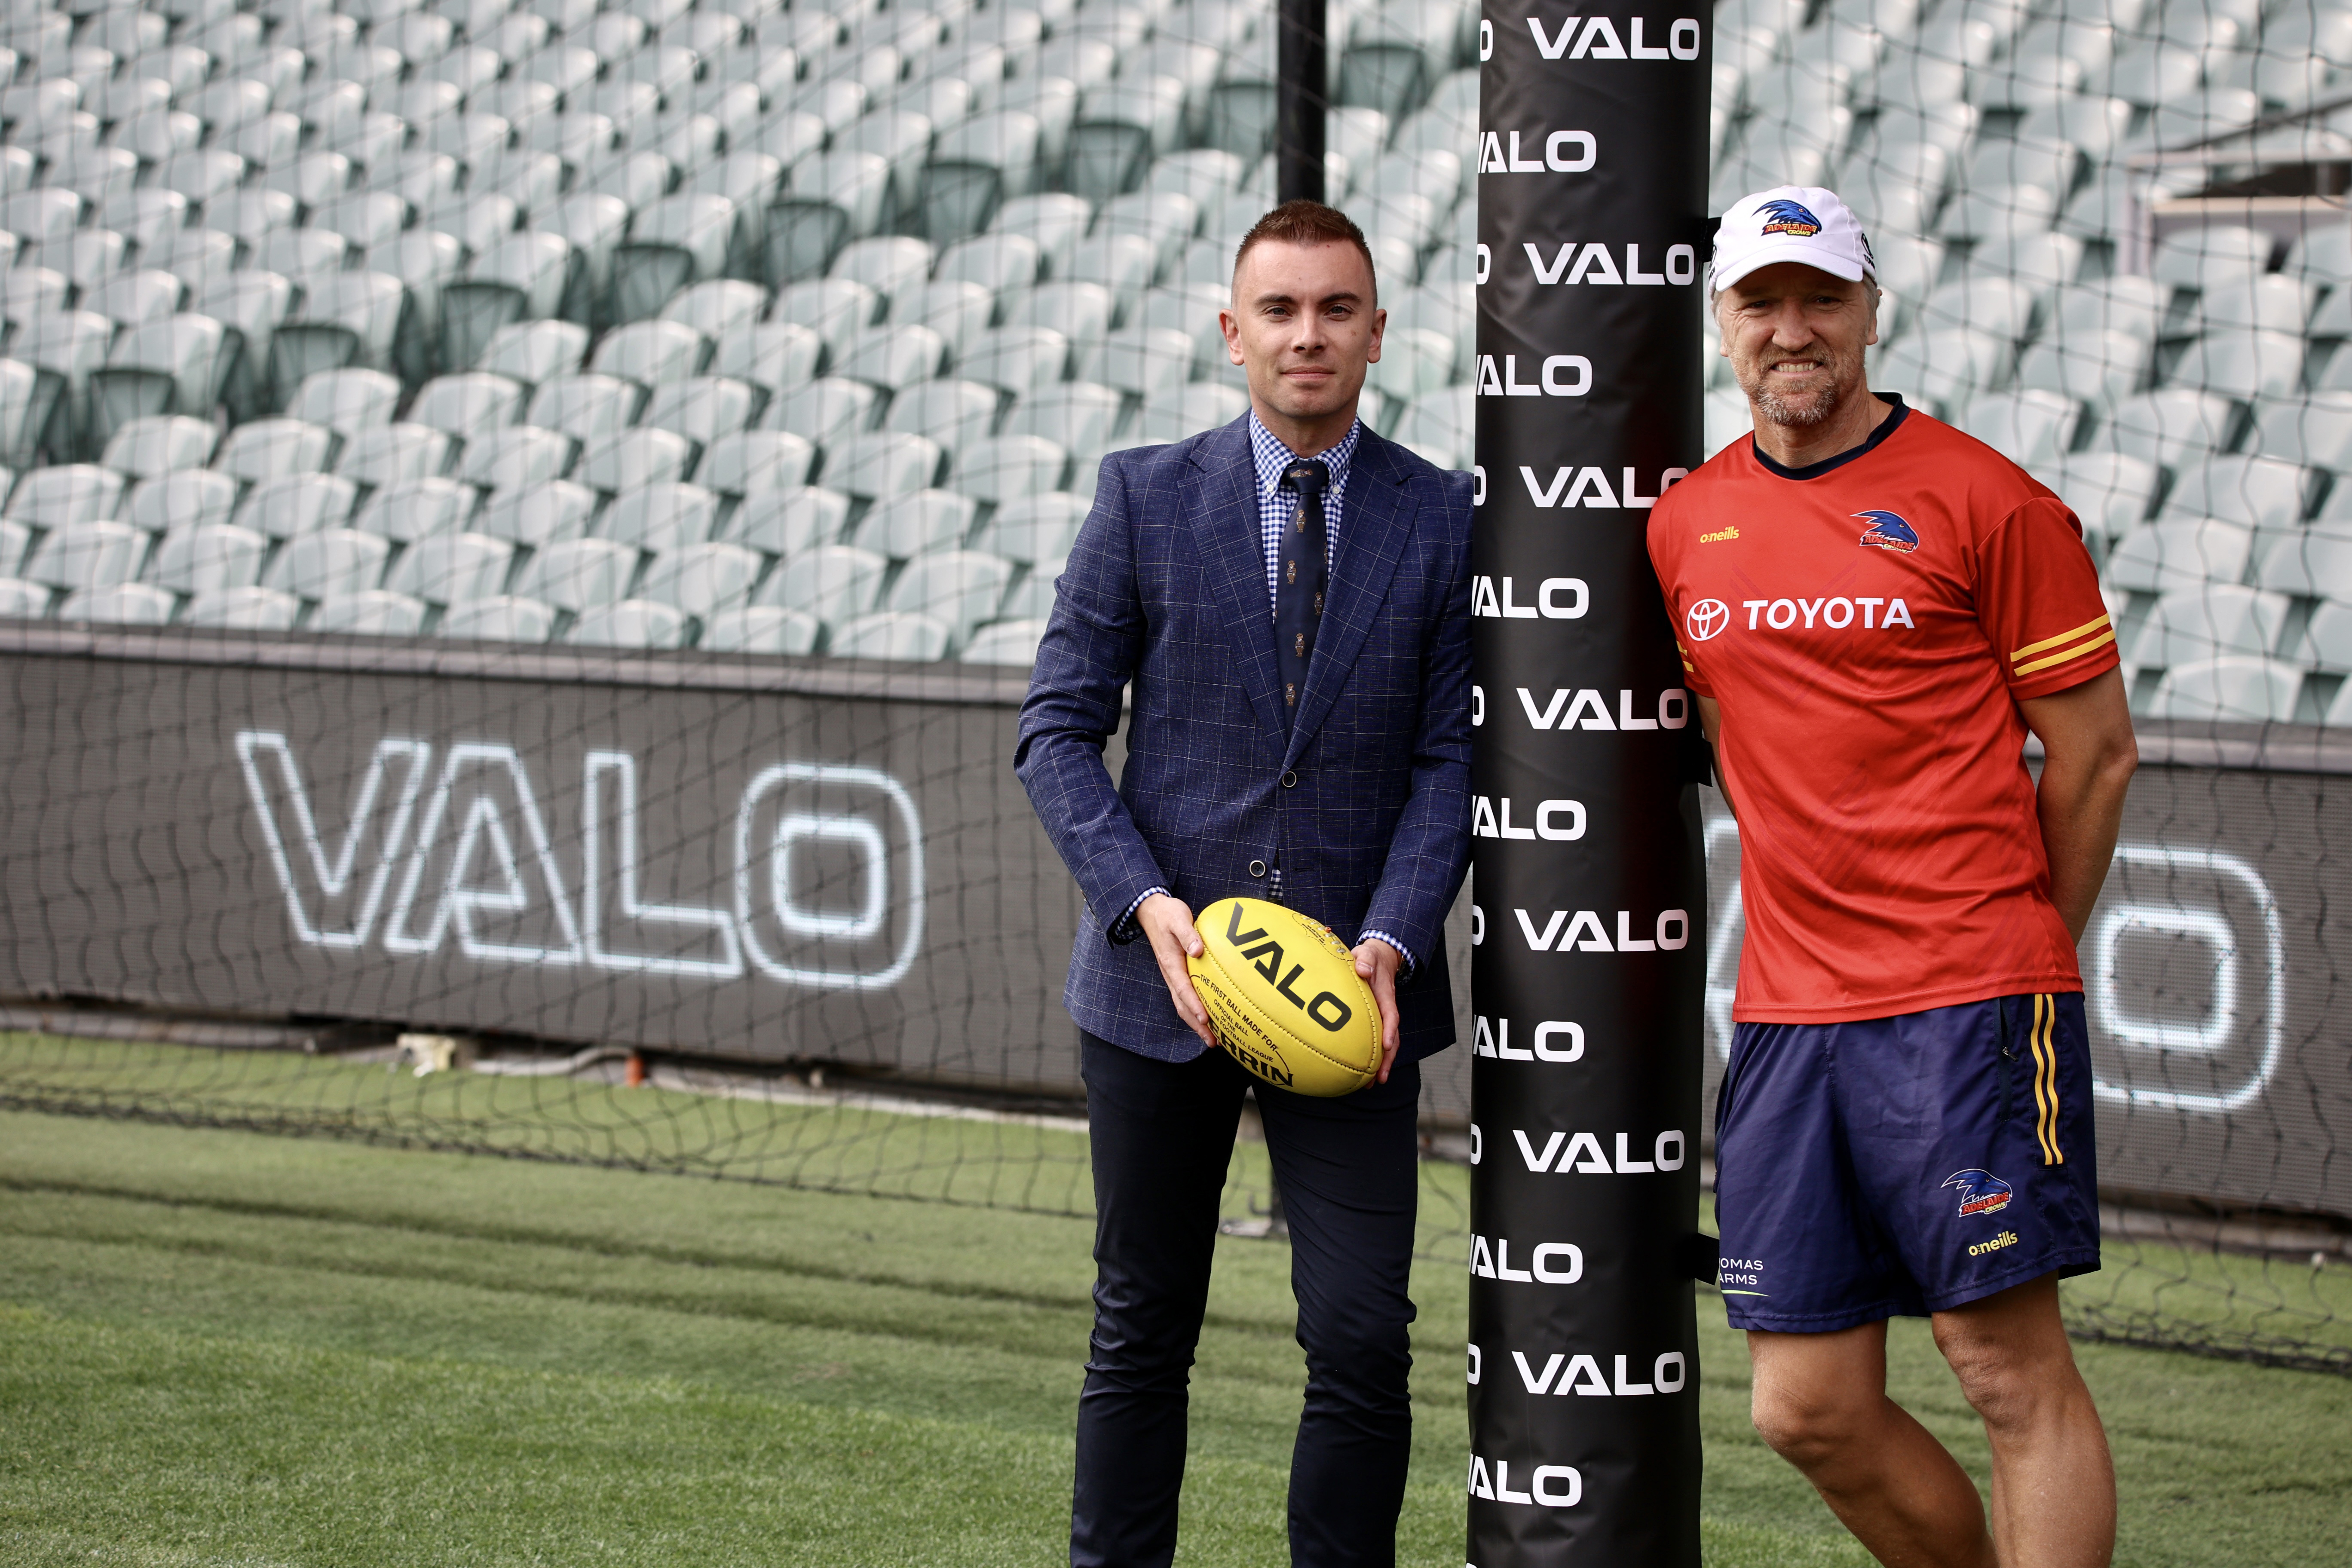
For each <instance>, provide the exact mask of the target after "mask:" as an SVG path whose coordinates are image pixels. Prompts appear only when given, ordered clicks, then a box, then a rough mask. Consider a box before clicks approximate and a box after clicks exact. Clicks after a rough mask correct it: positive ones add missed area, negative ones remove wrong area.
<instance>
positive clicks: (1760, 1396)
mask: <svg viewBox="0 0 2352 1568" xmlns="http://www.w3.org/2000/svg"><path fill="white" fill-rule="evenodd" d="M1874 271H1875V264H1874V260H1873V258H1872V257H1871V254H1870V247H1869V243H1868V241H1867V240H1866V239H1865V238H1864V236H1863V232H1862V228H1861V226H1860V225H1859V224H1858V223H1857V222H1856V221H1855V219H1854V216H1853V214H1852V213H1851V212H1849V211H1847V210H1846V207H1845V205H1844V204H1843V203H1842V202H1840V201H1839V200H1838V198H1837V197H1836V196H1835V195H1832V194H1831V193H1830V192H1828V191H1825V190H1816V189H1811V188H1806V187H1798V186H1783V187H1780V188H1779V189H1775V190H1769V191H1765V192H1762V193H1760V194H1759V195H1753V196H1749V197H1748V198H1747V199H1746V200H1744V201H1742V202H1740V203H1739V204H1738V205H1736V206H1734V207H1733V208H1732V209H1731V211H1730V212H1729V213H1728V214H1727V215H1726V216H1725V217H1724V219H1723V223H1722V226H1721V228H1720V229H1719V230H1718V232H1717V237H1716V242H1715V258H1714V265H1713V268H1712V271H1711V273H1710V276H1709V279H1708V283H1709V289H1710V295H1709V297H1710V300H1711V301H1712V302H1713V304H1714V306H1715V310H1716V320H1717V325H1718V326H1719V328H1720V330H1721V333H1722V352H1723V353H1724V354H1725V355H1726V356H1727V358H1729V359H1730V361H1731V363H1732V366H1733V368H1734V369H1735V371H1736V372H1737V373H1738V378H1739V384H1740V385H1741V387H1742V388H1743V389H1744V390H1745V391H1746V393H1747V395H1748V405H1749V407H1750V409H1751V410H1752V412H1753V415H1754V418H1755V426H1756V430H1755V437H1754V439H1753V440H1750V441H1738V442H1734V443H1733V444H1731V445H1730V446H1728V447H1725V448H1724V449H1723V450H1722V451H1721V452H1719V453H1717V455H1716V456H1715V458H1713V459H1712V460H1710V461H1709V462H1708V463H1706V466H1704V467H1703V468H1700V469H1699V470H1698V471H1697V472H1696V473H1694V474H1693V475H1691V476H1690V477H1689V478H1688V479H1685V480H1683V481H1682V482H1681V483H1680V484H1678V485H1676V486H1675V488H1674V489H1671V490H1670V491H1668V492H1667V493H1666V495H1665V496H1664V498H1663V499H1661V500H1659V502H1658V503H1657V505H1656V506H1655V508H1654V509H1653V510H1652V511H1651V514H1650V534H1649V542H1650V557H1651V560H1652V562H1653V563H1654V565H1655V566H1656V568H1657V574H1658V581H1659V583H1660V584H1661V585H1662V586H1663V587H1664V591H1665V597H1666V605H1667V608H1668V610H1669V612H1670V613H1671V614H1672V616H1673V617H1674V621H1675V630H1676V635H1677V637H1678V640H1679V641H1680V643H1681V647H1682V650H1683V663H1684V668H1685V672H1686V679H1687V682H1688V684H1689V687H1690V689H1691V691H1692V692H1693V693H1694V694H1695V695H1696V697H1697V699H1698V706H1699V715H1700V719H1701V721H1702V722H1703V723H1704V725H1705V726H1706V735H1707V739H1708V740H1709V741H1710V742H1712V743H1713V745H1714V747H1715V757H1716V772H1717V778H1718V779H1719V780H1720V782H1721V783H1722V785H1723V790H1724V798H1725V800H1726V801H1727V803H1729V804H1730V805H1731V806H1732V808H1733V811H1734V813H1735V814H1736V815H1737V816H1738V821H1739V832H1740V853H1741V868H1742V889H1741V896H1742V900H1743V903H1744V906H1745V910H1746V916H1747V940H1746V944H1745V946H1744V947H1743V949H1742V951H1741V954H1740V964H1739V985H1738V994H1737V995H1736V997H1735V1000H1734V1002H1733V1005H1732V1016H1733V1019H1734V1020H1735V1023H1736V1028H1735V1030H1734V1035H1733V1042H1732V1047H1731V1059H1730V1061H1729V1063H1728V1065H1727V1068H1726V1069H1725V1076H1724V1082H1723V1089H1722V1092H1721V1095H1720V1098H1719V1100H1718V1109H1717V1216H1718V1218H1719V1221H1720V1225H1721V1229H1722V1232H1723V1260H1722V1278H1723V1286H1724V1300H1725V1306H1726V1309H1727V1312H1728V1314H1729V1317H1730V1320H1731V1321H1732V1323H1733V1324H1734V1326H1736V1327H1739V1328H1744V1329H1746V1330H1747V1331H1748V1347H1749V1352H1750V1354H1751V1355H1752V1357H1753V1358H1754V1362H1755V1374H1756V1376H1755V1404H1754V1415H1755V1421H1756V1426H1757V1428H1758V1430H1759V1431H1760V1432H1762V1433H1763V1435H1764V1436H1765V1438H1766V1440H1767V1441H1769V1443H1770V1444H1771V1445H1772V1446H1773V1447H1774V1448H1775V1449H1777V1450H1778V1451H1779V1452H1780V1454H1781V1455H1782V1456H1784V1457H1785V1458H1788V1459H1789V1460H1790V1461H1791V1462H1792V1463H1794V1464H1795V1465H1796V1466H1797V1467H1798V1468H1799V1469H1801V1470H1802V1471H1803V1472H1804V1474H1805V1476H1806V1478H1807V1479H1809V1480H1811V1482H1812V1483H1813V1485H1814V1487H1815V1488H1817V1489H1819V1490H1820V1492H1821V1494H1822V1500H1824V1501H1826V1502H1827V1503H1828V1504H1829V1505H1830V1507H1831V1508H1832V1510H1835V1511H1836V1513H1837V1515H1838V1517H1839V1518H1840V1519H1841V1520H1843V1521H1844V1523H1845V1525H1846V1527H1847V1528H1848V1529H1849V1530H1851V1531H1853V1533H1854V1534H1855V1535H1856V1536H1857V1537H1858V1538H1859V1539H1860V1540H1861V1541H1862V1542H1863V1544H1864V1546H1866V1547H1868V1548H1869V1549H1870V1551H1871V1552H1872V1553H1873V1554H1874V1555H1875V1556H1876V1557H1877V1558H1878V1560H1879V1561H1880V1562H1882V1563H1903V1564H1906V1565H1907V1564H1920V1565H1923V1568H1924V1565H1933V1568H1993V1565H1996V1564H1998V1565H2000V1568H2023V1565H2027V1564H2031V1565H2032V1568H2095V1565H2099V1564H2104V1563H2107V1562H2108V1560H2109V1558H2110V1556H2111V1554H2112V1552H2113V1550H2114V1545H2115V1518H2116V1514H2115V1510H2116V1501H2115V1497H2116V1493H2115V1472H2114V1468H2113V1465H2112V1463H2111V1462H2110V1460H2109V1458H2108V1457H2107V1447H2106V1438H2105V1433H2104V1432H2103V1430H2102V1428H2101V1426H2100V1424H2099V1416H2098V1412H2097V1411H2096V1410H2095V1408H2093V1406H2092V1403H2091V1396H2090V1393H2089V1391H2088V1390H2087V1389H2086V1388H2085V1387H2084V1384H2083V1380H2082V1377H2081V1375H2080V1374H2079V1373H2077V1372H2076V1371H2075V1368H2074V1355H2073V1352H2072V1351H2071V1349H2070V1348H2069V1346H2068V1344H2067V1341H2066V1335H2065V1331H2064V1329H2063V1327H2062V1326H2061V1324H2060V1322H2059V1316H2058V1280H2059V1279H2061V1278H2062V1277H2063V1276H2066V1275H2070V1274H2080V1273H2084V1272H2087V1271H2089V1270H2091V1269H2094V1268H2097V1267H2098V1261H2099V1215H2098V1194H2097V1184H2096V1182H2095V1176H2094V1169H2093V1166H2094V1150H2093V1142H2092V1123H2091V1064H2090V1059H2089V1054H2088V1046H2087V1043H2086V1041H2085V1038H2084V1024H2083V997H2082V990H2083V984H2082V978H2081V974H2080V972H2079V970H2078V969H2077V967H2076V964H2075V959H2074V943H2075V942H2076V941H2077V940H2079V939H2080V937H2081V935H2082V932H2083V928H2084V923H2085V922H2086V921H2088V920H2089V918H2090V914H2091V906H2092V903H2093V902H2094V900H2095V899H2096V898H2097V896H2098V891H2099V885H2100V883H2101V882H2102V881H2104V880H2105V877H2106V871H2107V862H2108V859H2109V858H2110V856H2112V854H2113V853H2114V850H2115V843H2116V829H2117V826H2118V825H2119V823H2120V820H2121V817H2122V812H2123V801H2124V792H2125V789H2126V786H2127V784H2129V781H2130V778H2131V773H2132V770H2133V768H2134V766H2135V765H2136V763H2137V752H2136V750H2135V748H2134V745H2133V742H2132V731H2131V719H2130V715H2129V712H2128V710H2126V706H2125V697H2124V686H2123V680H2122V678H2121V676H2120V675H2119V674H2118V672H2117V668H2116V664H2117V659H2116V639H2115V631H2114V628H2113V626H2111V625H2110V624H2109V622H2108V619H2107V610H2106V605H2105V603H2103V602H2102V600H2101V598H2100V595H2099V584H2098V574H2097V573H2096V571H2095V568H2094V567H2093V564H2092V562H2091V558H2090V556H2089V554H2088V553H2087V552H2085V551H2084V547H2083V541H2082V528H2081V525H2080V524H2079V523H2077V522H2076V521H2075V519H2074V514H2073V513H2072V512H2071V511H2069V510H2067V509H2066V506H2065V503H2064V502H2063V501H2061V500H2059V499H2058V498H2057V497H2056V496H2054V495H2053V494H2051V492H2050V491H2049V490H2047V489H2044V488H2043V487H2042V486H2041V485H2040V484H2038V483H2036V482H2035V481H2034V480H2033V479H2032V478H2030V477H2029V476H2028V475H2027V474H2026V473H2025V472H2024V471H2023V470H2022V469H2021V468H2018V467H2017V466H2016V465H2015V464H2013V463H2011V462H2010V461H2009V460H2008V459H2007V458H2002V457H2001V456H2000V454H1999V453H1997V452H1994V451H1993V450H1992V449H1991V448H1990V447H1986V446H1984V445H1982V444H1981V443H1979V442H1978V441H1975V440H1973V439H1971V438H1970V437H1967V436H1965V435H1962V434H1961V433H1960V432H1959V431H1958V430H1955V429H1952V428H1951V427H1950V426H1946V425H1943V424H1940V423H1938V422H1937V421H1936V420H1935V419H1933V418H1930V417H1929V416H1927V415H1926V414H1924V413H1922V412H1920V411H1919V410H1917V409H1916V408H1909V407H1906V405H1904V403H1903V400H1902V399H1901V398H1899V397H1895V396H1889V395H1885V394H1873V393H1872V392H1870V391H1869V389H1868V388H1867V387H1866V386H1865V385H1864V380H1863V351H1864V348H1865V347H1866V346H1867V345H1869V344H1870V343H1873V342H1876V341H1877V306H1878V297H1879V291H1878V287H1877V284H1876V281H1875V279H1874ZM2028 731H2031V732H2032V733H2033V734H2034V735H2036V736H2038V737H2039V738H2040V739H2041V742H2042V749H2043V752H2044V756H2045V759H2046V760H2045V762H2044V763H2043V766H2042V776H2041V780H2040V783H2039V786H2038V787H2037V785H2036V783H2035V780H2034V778H2033V777H2032V774H2031V773H2028V771H2027V769H2026V766H2025V763H2024V761H2023V759H2022V756H2021V751H2022V748H2023V746H2024V743H2025V739H2026V735H2027V732H2028ZM1897 1315H1905V1316H1927V1317H1930V1318H1932V1320H1933V1322H1934V1326H1935V1336H1936V1343H1937V1347H1938V1348H1939V1349H1940V1350H1942V1352H1944V1356H1945V1359H1946V1360H1947V1361H1948V1362H1949V1363H1951V1366H1952V1370H1953V1371H1954V1372H1955V1373H1958V1377H1959V1381H1960V1385H1961V1388H1962V1390H1963V1391H1964V1392H1965V1393H1966V1394H1967V1396H1968V1399H1969V1404H1971V1405H1973V1406H1975V1408H1976V1410H1977V1412H1978V1414H1979V1415H1980V1416H1982V1417H1983V1420H1984V1424H1985V1431H1986V1435H1987V1436H1988V1437H1990V1440H1991V1446H1992V1458H1993V1484H1992V1509H1991V1518H1990V1525H1988V1521H1987V1518H1986V1513H1985V1509H1984V1506H1983V1504H1982V1502H1981V1501H1980V1500H1979V1497H1978V1495H1977V1489H1976V1487H1975V1485H1974V1483H1973V1482H1971V1481H1970V1480H1969V1477H1968V1475H1967V1474H1966V1472H1964V1471H1963V1470H1962V1469H1961V1468H1960V1467H1959V1466H1958V1464H1957V1463H1956V1462H1955V1461H1954V1460H1953V1458H1952V1457H1951V1455H1950V1454H1948V1452H1946V1451H1945V1449H1944V1448H1943V1447H1942V1445H1940V1444H1938V1443H1937V1441H1936V1439H1935V1438H1934V1437H1932V1436H1928V1434H1927V1430H1926V1429H1925V1428H1924V1427H1922V1426H1920V1425H1919V1424H1918V1423H1917V1422H1916V1421H1915V1420H1913V1419H1912V1417H1911V1416H1910V1415H1908V1414H1907V1413H1906V1412H1905V1411H1904V1410H1903V1409H1902V1408H1901V1407H1900V1406H1898V1405H1895V1404H1894V1403H1893V1402H1892V1401H1891V1400H1889V1399H1888V1398H1887V1397H1886V1363H1885V1344H1886V1320H1887V1319H1888V1318H1890V1317H1893V1316H1897Z"/></svg>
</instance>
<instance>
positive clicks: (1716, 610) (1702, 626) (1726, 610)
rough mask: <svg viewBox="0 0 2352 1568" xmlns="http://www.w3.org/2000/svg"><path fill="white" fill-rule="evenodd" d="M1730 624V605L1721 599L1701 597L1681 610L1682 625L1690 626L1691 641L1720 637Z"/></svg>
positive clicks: (1703, 640)
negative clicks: (1694, 603) (1687, 607)
mask: <svg viewBox="0 0 2352 1568" xmlns="http://www.w3.org/2000/svg"><path fill="white" fill-rule="evenodd" d="M1730 624H1731V606H1730V605H1727V604H1725V603H1724V602H1723V601H1722V600H1721V599H1701V600H1700V601H1699V602H1698V603H1697V604H1696V605H1692V606H1691V607H1690V608H1689V609H1687V610H1685V611H1684V612H1683V625H1684V626H1687V627H1689V628H1690V635H1691V640H1692V641H1693V642H1706V640H1707V639H1708V638H1710V637H1721V636H1722V635H1723V628H1724V627H1726V626H1729V625H1730Z"/></svg>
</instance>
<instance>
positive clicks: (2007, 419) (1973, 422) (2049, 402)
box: [1958, 390, 2083, 468]
mask: <svg viewBox="0 0 2352 1568" xmlns="http://www.w3.org/2000/svg"><path fill="white" fill-rule="evenodd" d="M2082 413H2083V411H2082V408H2081V406H2080V405H2078V404H2077V403H2076V402H2075V401H2074V399H2073V398H2072V397H2067V396H2062V395H2059V394H2058V393H2055V392H2047V391H2032V390H2027V391H2022V392H1995V393H1989V394H1985V395H1981V396H1978V397H1973V398H1970V399H1969V403H1968V406H1967V407H1966V408H1965V409H1964V410H1963V411H1962V413H1961V415H1960V417H1959V419H1958V425H1959V426H1960V428H1961V429H1963V430H1966V431H1967V432H1968V433H1969V435H1971V436H1974V437H1976V438H1977V439H1978V440H1979V441H1982V442H1984V443H1985V444H1987V445H1988V446H1990V447H1992V448H1993V450H1995V451H1997V452H1999V453H2000V454H2001V456H2003V457H2005V458H2008V459H2009V460H2010V461H2011V462H2013V463H2018V464H2021V465H2022V466H2024V467H2026V468H2032V467H2034V466H2035V465H2037V464H2041V463H2046V462H2051V461H2054V460H2055V459H2057V458H2061V457H2063V456H2064V455H2065V454H2066V453H2067V452H2068V451H2070V450H2072V449H2073V447H2074V430H2075V426H2077V425H2078V424H2080V423H2081V420H2082Z"/></svg>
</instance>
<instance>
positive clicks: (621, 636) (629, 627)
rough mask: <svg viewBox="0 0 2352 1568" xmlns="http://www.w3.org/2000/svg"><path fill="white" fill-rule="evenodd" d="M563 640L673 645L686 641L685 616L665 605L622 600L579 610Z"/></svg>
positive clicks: (613, 644) (623, 645) (608, 644)
mask: <svg viewBox="0 0 2352 1568" xmlns="http://www.w3.org/2000/svg"><path fill="white" fill-rule="evenodd" d="M563 640H564V641H566V642H570V643H578V644H582V645H583V646H586V647H616V648H673V647H684V646H685V643H686V616H685V615H684V614H683V613H681V612H680V611H678V610H677V609H675V608H673V607H671V606H670V605H659V604H655V603H653V602H651V601H649V600H646V599H624V600H622V601H621V602H620V603H618V604H614V605H597V606H595V607H594V608H593V609H589V610H583V611H582V612H581V614H580V618H579V619H578V620H576V621H574V622H572V629H571V631H569V632H567V633H566V634H565V635H564V639H563Z"/></svg>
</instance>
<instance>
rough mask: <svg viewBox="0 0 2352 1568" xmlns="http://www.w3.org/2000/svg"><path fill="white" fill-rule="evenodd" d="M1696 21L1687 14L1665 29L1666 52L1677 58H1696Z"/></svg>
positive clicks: (1697, 34)
mask: <svg viewBox="0 0 2352 1568" xmlns="http://www.w3.org/2000/svg"><path fill="white" fill-rule="evenodd" d="M1698 39H1699V31H1698V23H1697V22H1696V20H1694V19H1693V18H1691V17H1689V16H1685V17H1683V18H1681V19H1680V20H1678V21H1676V22H1675V25H1674V26H1671V27H1669V28H1667V29H1666V52H1667V53H1669V54H1671V55H1673V56H1674V57H1675V58H1676V59H1678V60H1695V59H1696V58H1698Z"/></svg>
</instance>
